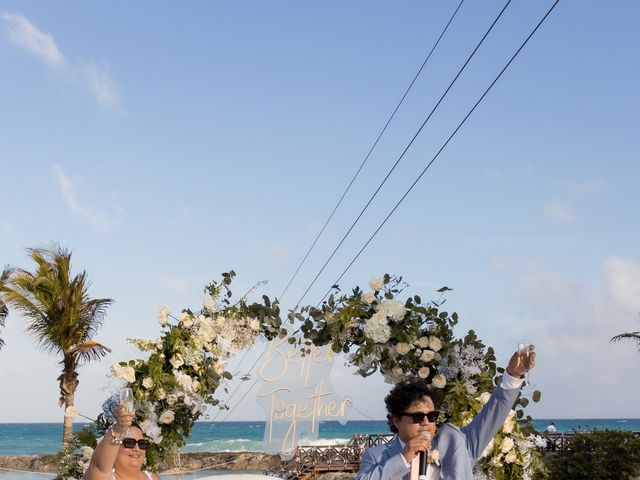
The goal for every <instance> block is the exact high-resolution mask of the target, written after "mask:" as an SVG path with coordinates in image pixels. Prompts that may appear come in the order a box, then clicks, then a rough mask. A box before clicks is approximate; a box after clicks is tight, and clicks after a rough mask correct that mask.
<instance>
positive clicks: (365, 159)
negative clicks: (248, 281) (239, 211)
mask: <svg viewBox="0 0 640 480" xmlns="http://www.w3.org/2000/svg"><path fill="white" fill-rule="evenodd" d="M463 3H464V0H460V3H459V4H458V7H457V8H456V9H455V11H454V12H453V14H452V15H451V18H449V21H448V22H447V24H446V25H445V27H444V29H443V30H442V32H441V33H440V36H439V37H438V39H437V40H436V43H435V44H434V45H433V47H432V48H431V50H430V51H429V53H428V55H427V57H426V58H425V60H424V62H422V65H421V66H420V68H419V69H418V72H417V73H416V74H415V76H414V77H413V80H411V83H410V84H409V86H408V87H407V89H406V90H405V92H404V94H403V95H402V98H401V99H400V101H399V102H398V104H397V105H396V107H395V109H394V110H393V113H392V114H391V116H390V117H389V118H388V119H387V123H385V125H384V127H383V128H382V130H381V131H380V133H379V134H378V138H376V140H375V142H373V145H372V146H371V148H370V149H369V152H368V153H367V155H366V156H365V157H364V160H363V161H362V163H361V164H360V166H359V167H358V170H356V173H355V174H354V176H353V178H352V179H351V181H350V182H349V185H347V188H346V189H345V191H344V192H342V196H341V197H340V199H339V200H338V203H336V206H335V207H333V210H332V211H331V213H330V214H329V217H327V219H326V220H325V222H324V225H323V226H322V228H321V229H320V232H319V233H318V235H316V238H315V240H314V241H313V243H312V244H311V246H310V247H309V249H308V250H307V253H306V254H305V256H304V258H303V259H302V261H301V262H300V264H299V265H298V268H296V271H295V272H294V273H293V275H292V276H291V278H290V279H289V282H288V283H287V286H286V287H285V288H284V290H283V291H282V294H280V297H278V300H279V301H280V302H282V298H283V297H284V295H285V293H287V290H289V287H290V286H291V283H292V282H293V280H294V279H295V278H296V276H297V275H298V272H299V271H300V269H301V268H302V266H303V265H304V263H305V262H306V261H307V258H308V257H309V254H310V253H311V251H312V250H313V249H314V247H315V246H316V243H318V240H319V239H320V236H321V235H322V233H323V232H324V230H325V228H327V225H328V224H329V222H330V221H331V219H332V218H333V215H334V214H335V213H336V210H337V209H338V207H339V206H340V205H341V204H342V200H343V199H344V197H345V196H346V195H347V193H348V192H349V190H350V189H351V186H352V185H353V182H355V180H356V178H357V177H358V175H359V174H360V171H361V170H362V168H363V167H364V166H365V164H366V163H367V161H368V160H369V157H370V156H371V154H372V153H373V150H374V149H375V148H376V146H377V145H378V142H379V141H380V139H381V138H382V135H384V133H385V132H386V131H387V127H388V126H389V124H390V123H391V121H392V120H393V118H394V117H395V115H396V112H397V111H398V109H399V108H400V106H401V105H402V103H403V102H404V99H405V98H406V96H407V95H408V94H409V91H410V90H411V88H412V87H413V84H414V83H415V82H416V80H417V79H418V77H419V76H420V74H421V73H422V70H423V69H424V67H425V65H426V64H427V62H428V61H429V59H430V58H431V55H432V54H433V52H434V50H435V49H436V47H437V46H438V44H439V43H440V40H441V39H442V37H443V36H444V34H445V33H446V31H447V29H448V28H449V25H451V22H453V19H454V18H455V17H456V15H457V13H458V10H460V7H462V4H463Z"/></svg>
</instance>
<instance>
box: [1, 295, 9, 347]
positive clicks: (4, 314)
mask: <svg viewBox="0 0 640 480" xmlns="http://www.w3.org/2000/svg"><path fill="white" fill-rule="evenodd" d="M7 315H9V310H8V309H7V306H6V305H5V304H4V303H3V302H2V300H0V327H4V319H5V318H7ZM2 347H4V340H2V338H0V348H2Z"/></svg>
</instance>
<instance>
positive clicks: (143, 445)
mask: <svg viewBox="0 0 640 480" xmlns="http://www.w3.org/2000/svg"><path fill="white" fill-rule="evenodd" d="M136 443H137V444H138V447H139V448H140V450H146V449H147V447H148V446H149V443H150V442H149V440H145V439H144V438H141V439H140V440H136V439H135V438H123V439H122V446H123V447H124V448H133V447H135V446H136Z"/></svg>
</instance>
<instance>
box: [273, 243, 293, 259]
mask: <svg viewBox="0 0 640 480" xmlns="http://www.w3.org/2000/svg"><path fill="white" fill-rule="evenodd" d="M271 258H273V259H274V260H275V261H277V262H278V263H288V262H289V261H290V260H291V259H292V258H293V250H292V249H291V248H290V247H286V246H284V245H274V246H273V247H271Z"/></svg>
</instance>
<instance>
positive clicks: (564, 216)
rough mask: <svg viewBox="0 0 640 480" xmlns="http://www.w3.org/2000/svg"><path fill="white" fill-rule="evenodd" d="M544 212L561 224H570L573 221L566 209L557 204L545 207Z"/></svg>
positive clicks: (573, 217) (571, 214) (549, 204)
mask: <svg viewBox="0 0 640 480" xmlns="http://www.w3.org/2000/svg"><path fill="white" fill-rule="evenodd" d="M545 212H546V214H547V215H548V216H549V217H551V218H553V219H554V220H558V221H561V222H572V221H573V220H574V219H575V216H574V214H573V213H572V212H571V211H570V210H569V208H568V207H566V206H565V205H562V204H560V203H557V202H556V203H548V204H547V205H545Z"/></svg>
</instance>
